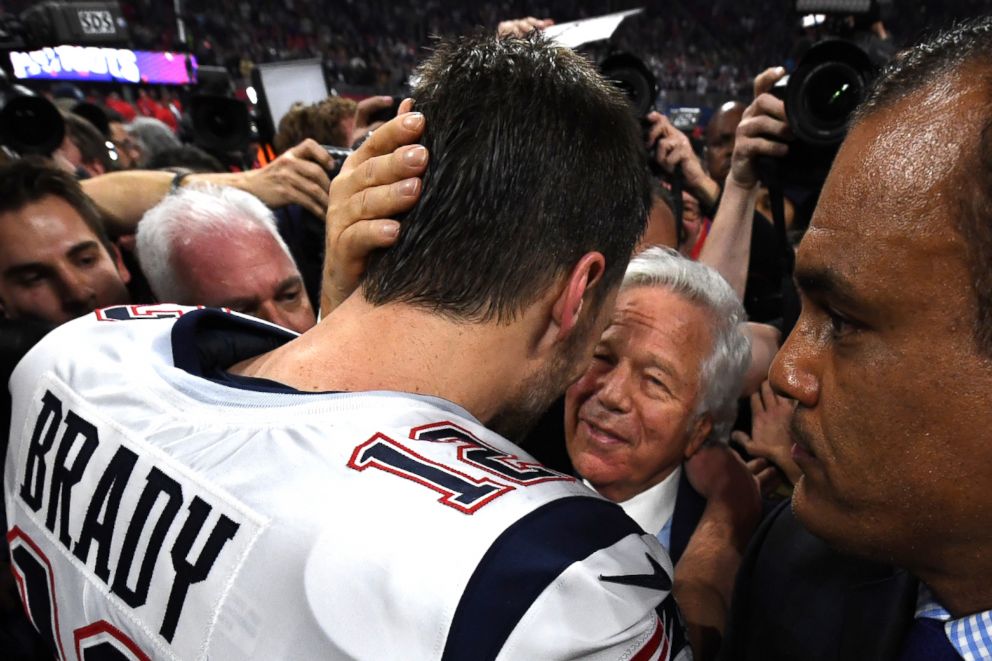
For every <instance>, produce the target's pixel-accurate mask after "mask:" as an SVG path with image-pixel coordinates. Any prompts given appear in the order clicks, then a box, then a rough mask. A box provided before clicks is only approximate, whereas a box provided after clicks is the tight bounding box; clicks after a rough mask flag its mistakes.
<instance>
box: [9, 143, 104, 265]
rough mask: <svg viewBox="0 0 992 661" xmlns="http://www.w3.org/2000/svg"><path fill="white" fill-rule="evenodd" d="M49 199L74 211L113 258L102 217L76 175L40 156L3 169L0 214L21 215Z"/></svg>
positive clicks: (28, 157)
mask: <svg viewBox="0 0 992 661" xmlns="http://www.w3.org/2000/svg"><path fill="white" fill-rule="evenodd" d="M49 196H54V197H57V198H59V199H61V200H63V201H65V202H66V203H67V204H68V205H69V206H71V207H72V208H73V209H75V211H76V213H78V214H79V215H80V217H81V218H82V219H83V222H84V223H86V226H87V227H89V228H90V230H91V231H92V232H93V234H95V235H96V237H97V239H98V240H99V241H100V243H101V244H102V245H103V247H104V249H105V250H106V251H107V253H108V254H109V255H111V256H113V254H114V252H113V249H112V248H111V243H110V238H109V237H108V236H107V231H106V229H105V228H104V225H103V216H102V215H101V214H100V210H99V209H98V208H97V206H96V204H94V203H93V200H91V199H90V198H89V197H88V196H87V195H86V193H84V192H83V189H82V187H81V186H80V185H79V182H78V181H77V180H76V178H75V177H74V176H73V175H71V174H69V173H68V172H66V171H64V170H62V169H61V168H59V167H57V166H56V165H55V164H54V163H52V162H51V161H49V160H48V159H45V158H41V157H39V156H27V157H24V158H22V159H19V160H16V161H11V162H10V163H7V164H5V165H0V214H5V213H11V212H15V211H19V210H20V209H22V208H24V207H26V206H27V205H29V204H33V203H35V202H40V201H41V200H43V199H44V198H46V197H49Z"/></svg>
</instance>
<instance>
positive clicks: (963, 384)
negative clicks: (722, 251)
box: [770, 77, 992, 577]
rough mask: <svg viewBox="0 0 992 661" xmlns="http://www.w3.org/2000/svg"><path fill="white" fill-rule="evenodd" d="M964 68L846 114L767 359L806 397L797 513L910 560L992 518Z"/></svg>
mask: <svg viewBox="0 0 992 661" xmlns="http://www.w3.org/2000/svg"><path fill="white" fill-rule="evenodd" d="M976 78H977V77H976ZM956 82H957V84H956V85H948V86H945V85H941V86H940V87H939V89H938V90H936V91H925V92H922V93H916V94H913V95H910V96H909V97H908V98H907V99H905V100H904V101H901V102H898V103H896V104H894V105H893V106H892V107H891V108H889V109H885V110H882V111H878V112H876V113H875V114H874V115H873V116H871V117H869V118H868V119H866V120H864V121H862V122H861V123H860V124H859V125H857V126H856V127H854V128H853V129H852V130H851V132H850V134H849V135H848V138H847V140H846V141H845V143H844V145H843V147H842V148H841V150H840V153H839V154H838V156H837V159H836V161H835V162H834V165H833V169H832V170H831V172H830V175H829V177H828V179H827V182H826V184H825V187H824V189H823V194H822V195H821V197H820V202H819V205H818V207H817V210H816V213H815V215H814V216H813V219H812V223H811V225H810V229H809V232H808V233H807V234H806V237H805V238H804V239H803V242H802V245H801V246H800V249H799V252H798V255H797V264H796V279H797V282H798V284H799V287H800V290H801V296H802V301H803V310H802V315H801V316H800V318H799V321H798V323H797V325H796V327H795V330H793V331H792V334H791V335H790V336H789V338H788V340H787V341H786V343H785V345H784V346H783V347H782V349H781V350H780V351H779V353H778V355H777V357H776V359H775V362H774V363H773V365H772V368H771V375H770V378H771V381H772V385H773V387H775V388H776V390H778V391H779V392H780V393H783V394H785V395H786V396H788V397H791V398H793V399H795V400H797V401H798V407H797V409H796V414H795V420H794V426H795V435H796V436H795V440H796V442H797V449H796V450H794V455H795V456H796V457H797V461H798V463H799V466H800V468H802V470H803V473H804V474H805V475H804V477H803V478H802V479H801V480H800V481H799V483H798V485H797V486H796V491H795V495H794V497H793V508H794V510H795V513H796V516H797V517H798V518H799V519H800V520H801V521H802V522H803V523H804V524H805V525H806V526H807V527H808V528H809V529H810V530H811V531H812V532H814V533H816V534H817V535H819V536H821V537H823V538H824V539H826V540H827V541H829V542H831V543H832V544H834V545H835V546H837V547H839V548H841V549H843V550H846V551H848V552H854V553H858V554H860V555H865V556H868V557H873V558H875V559H879V560H883V561H885V562H890V563H893V564H898V565H901V566H904V567H908V568H910V569H913V568H914V567H915V568H921V567H927V566H929V567H933V566H934V563H939V562H943V563H946V562H947V561H948V557H947V553H946V549H947V548H955V546H954V545H955V544H959V543H962V542H963V540H968V539H974V535H975V534H976V532H977V531H978V530H986V529H988V528H989V527H990V524H992V511H990V508H989V506H988V486H989V475H990V470H992V444H990V443H989V441H988V429H989V428H990V425H992V415H990V409H989V405H988V402H989V401H990V398H992V370H990V359H989V358H988V357H987V356H984V355H981V354H980V353H979V352H978V350H977V348H976V346H975V342H974V340H973V336H972V329H973V323H974V321H973V320H974V319H975V310H974V308H975V300H974V296H973V294H972V290H971V284H970V283H971V278H970V276H969V272H968V267H967V264H966V261H965V255H966V253H967V246H966V245H965V243H964V241H963V239H962V238H961V237H960V235H959V234H958V232H957V231H956V230H955V229H954V226H953V220H954V219H955V217H956V214H960V213H962V209H963V207H964V205H963V204H961V203H962V201H963V200H962V199H961V196H962V195H969V192H968V190H967V187H966V186H965V185H964V184H963V183H962V182H963V181H964V180H965V179H966V175H965V173H964V171H963V170H962V164H965V163H966V159H965V155H966V154H969V153H970V151H971V150H972V149H973V148H974V147H973V145H974V144H976V143H977V142H978V135H979V131H980V129H981V124H982V122H983V121H984V118H985V117H986V116H987V106H986V105H985V104H986V102H985V100H984V98H983V94H984V92H976V91H975V90H973V89H972V90H969V89H968V88H967V87H966V86H965V85H962V84H961V83H960V81H956ZM948 545H950V546H948ZM942 549H943V550H944V553H943V554H942V553H941V550H942ZM918 575H919V574H918ZM921 577H922V575H921Z"/></svg>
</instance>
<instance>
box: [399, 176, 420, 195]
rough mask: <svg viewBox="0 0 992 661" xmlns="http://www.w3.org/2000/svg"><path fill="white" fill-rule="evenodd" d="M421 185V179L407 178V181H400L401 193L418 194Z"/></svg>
mask: <svg viewBox="0 0 992 661" xmlns="http://www.w3.org/2000/svg"><path fill="white" fill-rule="evenodd" d="M419 186H420V180H419V179H407V180H406V181H401V182H400V194H402V195H406V196H407V197H411V196H413V195H416V194H417V188H418V187H419Z"/></svg>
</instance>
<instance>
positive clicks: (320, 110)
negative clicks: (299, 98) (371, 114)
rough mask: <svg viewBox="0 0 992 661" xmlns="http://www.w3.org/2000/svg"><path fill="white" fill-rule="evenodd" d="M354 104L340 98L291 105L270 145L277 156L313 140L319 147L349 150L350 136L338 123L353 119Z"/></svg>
mask: <svg viewBox="0 0 992 661" xmlns="http://www.w3.org/2000/svg"><path fill="white" fill-rule="evenodd" d="M357 107H358V104H357V103H355V102H354V101H352V100H351V99H346V98H344V97H341V96H329V97H327V98H326V99H324V100H323V101H320V102H318V103H314V104H311V105H309V106H307V105H304V104H302V103H294V104H293V106H292V107H291V108H290V109H289V112H287V113H286V114H285V115H283V118H282V119H281V120H280V121H279V130H277V131H276V135H275V137H274V138H273V139H272V146H273V147H274V148H275V150H276V151H277V152H279V153H280V154H281V153H283V152H284V151H286V150H288V149H290V148H292V147H293V146H294V145H298V144H299V143H301V142H303V141H304V140H306V139H307V138H313V139H314V140H316V141H317V142H319V143H320V144H322V145H332V146H334V147H350V146H351V145H350V144H349V142H350V136H349V135H348V132H347V131H346V130H345V128H344V126H342V125H341V123H342V122H343V121H344V120H345V119H348V118H350V117H354V115H355V109H356V108H357Z"/></svg>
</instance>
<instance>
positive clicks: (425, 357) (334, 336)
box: [232, 292, 569, 432]
mask: <svg viewBox="0 0 992 661" xmlns="http://www.w3.org/2000/svg"><path fill="white" fill-rule="evenodd" d="M556 293H557V292H551V293H550V294H549V295H547V296H545V297H544V298H542V299H540V300H539V301H538V302H536V303H535V304H533V305H531V306H529V307H528V308H527V309H526V310H524V311H523V312H522V313H521V315H520V316H519V317H518V318H517V320H516V321H514V322H512V323H510V324H503V325H501V324H497V323H495V322H492V323H469V322H464V321H460V320H455V319H452V318H450V317H445V316H443V315H439V314H437V313H436V312H433V311H431V310H427V309H424V308H420V307H416V306H413V305H408V304H403V303H391V304H386V305H381V306H373V305H371V304H369V303H367V302H366V301H365V300H364V299H363V298H362V297H361V295H360V294H359V293H356V294H354V295H352V296H351V297H350V298H348V299H347V300H346V301H345V302H344V303H342V304H341V305H340V306H339V307H338V308H337V309H336V310H334V312H333V313H332V314H331V315H330V316H328V317H327V318H325V319H323V320H322V321H321V323H320V324H318V325H317V326H316V327H314V328H313V329H312V330H311V331H310V332H308V333H306V334H304V335H302V336H300V337H299V338H297V339H295V340H293V341H291V342H289V343H287V344H286V345H283V346H282V347H280V348H278V349H276V350H274V351H272V352H269V353H267V354H263V355H261V356H257V357H255V358H253V359H249V360H247V361H244V362H242V363H239V364H238V365H235V366H234V367H233V368H232V371H233V372H236V373H239V374H243V375H246V376H255V377H262V378H267V379H271V380H274V381H278V382H280V383H284V384H286V385H289V386H291V387H293V388H296V389H298V390H304V391H328V390H334V391H337V390H340V391H353V392H357V391H374V390H392V391H399V392H409V393H415V394H421V395H431V396H434V397H440V398H443V399H446V400H448V401H451V402H454V403H456V404H458V405H460V406H462V407H463V408H465V409H466V410H467V411H469V412H470V413H471V414H472V415H474V416H475V417H476V418H478V419H479V420H481V421H482V422H483V423H486V422H488V421H490V420H493V419H494V418H500V417H506V416H508V415H509V413H510V412H509V411H508V410H507V408H508V407H514V408H516V407H519V406H521V403H520V400H521V398H522V397H523V398H526V397H527V396H528V393H527V392H523V391H522V390H523V389H525V388H528V387H529V386H526V384H531V385H533V381H534V379H536V378H539V377H540V375H541V374H542V373H543V372H545V371H547V370H548V366H549V364H553V363H554V356H555V355H556V352H557V351H559V348H558V346H557V341H556V338H555V335H556V334H557V331H558V328H557V327H556V324H555V323H554V321H553V320H552V321H550V322H549V319H553V315H552V309H551V308H552V305H553V302H554V298H555V297H556V296H555V294H556ZM562 378H563V379H564V380H562ZM562 378H559V380H561V384H560V385H559V384H549V385H548V386H547V387H548V388H550V389H552V390H554V391H555V392H553V393H534V398H535V399H536V400H541V401H535V402H534V405H535V407H536V406H537V405H540V406H541V407H542V408H541V409H540V410H538V411H536V412H535V413H540V412H541V410H543V407H544V406H546V405H547V404H549V403H550V401H548V402H544V401H543V399H545V398H546V397H548V396H551V397H554V396H556V395H557V394H558V391H559V390H561V389H564V387H565V385H567V379H568V378H569V377H568V376H565V375H562ZM552 380H554V379H552ZM497 431H501V432H503V431H504V430H497Z"/></svg>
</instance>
